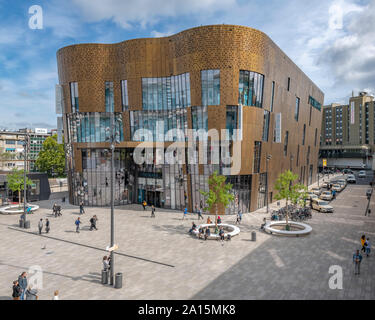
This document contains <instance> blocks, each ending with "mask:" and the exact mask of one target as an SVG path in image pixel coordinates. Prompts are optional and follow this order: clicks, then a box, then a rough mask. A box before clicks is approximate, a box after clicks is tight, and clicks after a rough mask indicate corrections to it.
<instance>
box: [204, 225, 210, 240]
mask: <svg viewBox="0 0 375 320" xmlns="http://www.w3.org/2000/svg"><path fill="white" fill-rule="evenodd" d="M210 236H211V230H210V228H206V232H205V235H204V240H207V238H208V237H210Z"/></svg>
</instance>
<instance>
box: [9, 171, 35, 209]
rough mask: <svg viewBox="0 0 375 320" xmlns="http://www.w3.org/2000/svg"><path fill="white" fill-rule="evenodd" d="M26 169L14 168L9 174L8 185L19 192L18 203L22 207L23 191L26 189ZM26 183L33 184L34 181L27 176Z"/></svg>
mask: <svg viewBox="0 0 375 320" xmlns="http://www.w3.org/2000/svg"><path fill="white" fill-rule="evenodd" d="M23 176H24V170H17V169H13V170H12V173H9V174H8V175H7V185H8V188H9V189H10V190H12V191H13V192H18V204H19V206H20V207H21V191H22V190H24V178H23ZM26 185H27V186H31V185H32V181H31V180H30V179H29V178H27V177H26Z"/></svg>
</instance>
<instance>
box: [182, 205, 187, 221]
mask: <svg viewBox="0 0 375 320" xmlns="http://www.w3.org/2000/svg"><path fill="white" fill-rule="evenodd" d="M187 213H188V210H187V208H186V207H185V209H184V215H183V217H182V220H185V217H186V215H187Z"/></svg>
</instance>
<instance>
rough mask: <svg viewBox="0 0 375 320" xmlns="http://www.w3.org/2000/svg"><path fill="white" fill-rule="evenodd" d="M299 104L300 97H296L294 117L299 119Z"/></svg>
mask: <svg viewBox="0 0 375 320" xmlns="http://www.w3.org/2000/svg"><path fill="white" fill-rule="evenodd" d="M299 104H300V99H299V98H298V97H296V108H295V110H294V119H295V120H296V121H298V118H299Z"/></svg>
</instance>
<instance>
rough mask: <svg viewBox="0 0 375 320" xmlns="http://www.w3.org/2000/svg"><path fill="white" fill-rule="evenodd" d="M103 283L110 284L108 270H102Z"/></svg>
mask: <svg viewBox="0 0 375 320" xmlns="http://www.w3.org/2000/svg"><path fill="white" fill-rule="evenodd" d="M102 284H108V270H102Z"/></svg>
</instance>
